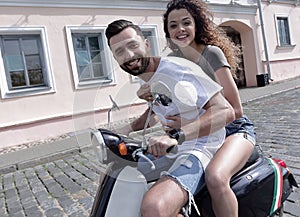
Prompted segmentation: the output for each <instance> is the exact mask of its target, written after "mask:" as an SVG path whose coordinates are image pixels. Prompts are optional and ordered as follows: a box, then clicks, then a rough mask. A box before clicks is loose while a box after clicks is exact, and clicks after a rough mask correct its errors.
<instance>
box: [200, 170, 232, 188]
mask: <svg viewBox="0 0 300 217" xmlns="http://www.w3.org/2000/svg"><path fill="white" fill-rule="evenodd" d="M229 180H230V175H229V174H226V173H225V172H224V171H220V170H218V169H216V168H214V167H207V168H206V171H205V182H206V185H207V187H208V188H209V189H216V190H217V189H220V188H223V187H226V186H228V182H229Z"/></svg>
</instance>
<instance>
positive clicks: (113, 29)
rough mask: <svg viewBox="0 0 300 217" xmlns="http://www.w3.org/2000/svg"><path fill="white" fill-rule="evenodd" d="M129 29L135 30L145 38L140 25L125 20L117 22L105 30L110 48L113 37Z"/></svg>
mask: <svg viewBox="0 0 300 217" xmlns="http://www.w3.org/2000/svg"><path fill="white" fill-rule="evenodd" d="M128 27H130V28H133V29H134V30H135V31H136V32H137V34H138V35H140V36H141V37H142V38H144V35H143V33H142V30H141V28H140V27H139V26H138V25H135V24H133V23H132V22H131V21H128V20H123V19H120V20H115V21H113V22H112V23H110V24H109V25H108V26H107V28H106V30H105V36H106V38H107V43H108V46H110V43H109V40H110V38H111V37H113V36H115V35H117V34H119V33H120V32H122V31H123V30H124V29H126V28H128Z"/></svg>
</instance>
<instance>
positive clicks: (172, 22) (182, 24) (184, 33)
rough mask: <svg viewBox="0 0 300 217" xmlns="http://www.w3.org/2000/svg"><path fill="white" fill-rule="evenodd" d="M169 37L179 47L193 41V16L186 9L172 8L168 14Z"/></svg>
mask: <svg viewBox="0 0 300 217" xmlns="http://www.w3.org/2000/svg"><path fill="white" fill-rule="evenodd" d="M168 32H169V34H170V38H171V40H172V41H173V43H175V44H176V45H177V46H179V47H186V46H190V45H192V44H193V43H194V39H195V32H196V25H195V21H194V18H193V17H192V15H191V14H190V13H189V12H188V11H187V10H186V9H179V10H173V11H171V12H170V13H169V16H168Z"/></svg>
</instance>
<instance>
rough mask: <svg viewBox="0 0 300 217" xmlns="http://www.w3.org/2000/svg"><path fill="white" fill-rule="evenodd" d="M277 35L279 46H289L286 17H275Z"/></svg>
mask: <svg viewBox="0 0 300 217" xmlns="http://www.w3.org/2000/svg"><path fill="white" fill-rule="evenodd" d="M277 26H278V35H279V42H280V45H281V46H282V45H290V44H291V39H290V30H289V23H288V18H287V17H277Z"/></svg>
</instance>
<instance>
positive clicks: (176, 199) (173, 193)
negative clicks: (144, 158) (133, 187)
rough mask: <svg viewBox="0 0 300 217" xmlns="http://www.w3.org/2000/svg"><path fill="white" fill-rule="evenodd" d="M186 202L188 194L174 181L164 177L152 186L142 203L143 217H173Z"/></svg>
mask: <svg viewBox="0 0 300 217" xmlns="http://www.w3.org/2000/svg"><path fill="white" fill-rule="evenodd" d="M187 201H188V193H187V191H186V190H184V189H183V188H182V187H181V186H180V185H179V184H178V183H177V182H176V181H175V180H174V179H172V178H170V177H168V176H164V177H162V178H161V179H160V180H159V181H157V182H156V183H155V185H153V187H152V188H151V189H150V190H149V191H148V192H147V193H146V195H145V196H144V199H143V201H142V207H141V210H142V216H143V217H174V216H182V215H180V214H178V213H179V212H180V210H181V208H182V207H184V206H185V204H186V203H187Z"/></svg>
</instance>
